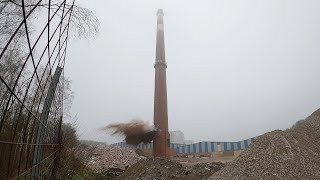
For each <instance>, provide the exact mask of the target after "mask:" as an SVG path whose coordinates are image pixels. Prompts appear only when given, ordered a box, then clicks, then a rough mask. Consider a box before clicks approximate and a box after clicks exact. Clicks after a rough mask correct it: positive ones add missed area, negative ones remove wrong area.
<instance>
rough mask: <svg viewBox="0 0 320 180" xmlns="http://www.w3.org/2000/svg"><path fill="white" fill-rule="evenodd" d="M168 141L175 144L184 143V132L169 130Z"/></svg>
mask: <svg viewBox="0 0 320 180" xmlns="http://www.w3.org/2000/svg"><path fill="white" fill-rule="evenodd" d="M169 133H170V141H171V143H175V144H184V134H183V132H182V131H170V132H169Z"/></svg>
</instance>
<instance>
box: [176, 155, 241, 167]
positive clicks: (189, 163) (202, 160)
mask: <svg viewBox="0 0 320 180" xmlns="http://www.w3.org/2000/svg"><path fill="white" fill-rule="evenodd" d="M235 158H236V157H235V156H225V157H213V158H211V157H199V158H187V157H174V158H172V160H174V161H177V162H179V163H180V164H182V165H183V166H185V167H189V166H193V165H196V164H199V163H211V162H222V163H228V162H231V161H233V160H234V159H235Z"/></svg>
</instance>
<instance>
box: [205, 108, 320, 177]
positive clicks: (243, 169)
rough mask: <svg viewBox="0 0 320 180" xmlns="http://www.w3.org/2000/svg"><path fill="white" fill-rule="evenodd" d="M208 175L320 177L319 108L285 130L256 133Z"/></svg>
mask: <svg viewBox="0 0 320 180" xmlns="http://www.w3.org/2000/svg"><path fill="white" fill-rule="evenodd" d="M210 179H215V180H218V179H219V180H224V179H226V180H227V179H228V180H229V179H237V180H242V179H243V180H244V179H246V180H247V179H312V180H313V179H314V180H316V179H320V109H319V110H317V111H315V112H314V113H313V114H312V115H311V116H309V117H308V118H306V119H305V120H301V121H298V122H297V123H296V124H295V125H294V126H293V127H292V128H290V129H288V130H285V131H280V130H276V131H272V132H269V133H266V134H264V135H262V136H260V137H258V138H257V139H256V140H255V142H254V144H252V145H251V146H250V147H249V148H248V149H247V150H246V151H244V152H243V153H242V154H241V155H240V156H239V157H238V158H236V159H235V160H234V161H232V162H231V163H230V164H228V166H226V167H224V168H223V169H221V170H220V171H218V172H217V173H215V174H214V175H213V176H212V177H210Z"/></svg>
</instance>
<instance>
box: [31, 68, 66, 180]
mask: <svg viewBox="0 0 320 180" xmlns="http://www.w3.org/2000/svg"><path fill="white" fill-rule="evenodd" d="M61 72H62V68H61V67H59V66H58V67H57V69H56V71H55V73H54V75H53V78H52V81H51V84H50V86H49V91H48V94H47V96H46V99H45V101H44V106H43V109H42V113H41V117H40V122H38V123H37V124H38V131H37V136H36V143H35V144H36V145H35V148H34V154H33V161H32V166H33V167H34V168H33V169H32V176H31V179H32V180H35V179H37V177H38V176H39V168H38V164H39V163H40V161H41V144H42V143H43V138H44V132H45V131H44V130H45V128H46V127H45V126H46V125H47V121H48V117H49V113H50V108H51V105H52V101H53V99H54V93H55V91H56V88H57V85H58V82H59V78H60V75H61Z"/></svg>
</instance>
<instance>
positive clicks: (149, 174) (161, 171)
mask: <svg viewBox="0 0 320 180" xmlns="http://www.w3.org/2000/svg"><path fill="white" fill-rule="evenodd" d="M224 166H225V165H224V164H223V163H220V162H210V163H200V164H196V165H194V166H191V167H183V166H182V165H181V164H180V163H179V162H176V161H172V160H166V159H160V158H147V159H145V160H141V161H139V162H138V163H136V164H134V165H132V166H130V167H129V168H128V169H127V170H126V171H125V172H124V173H122V174H121V175H120V176H119V177H118V178H116V179H139V180H140V179H142V180H143V179H145V180H147V179H190V180H197V179H199V180H200V179H207V178H208V177H210V176H211V175H212V174H213V173H215V172H216V171H218V170H219V169H221V168H222V167H224Z"/></svg>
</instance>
